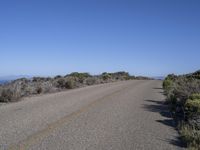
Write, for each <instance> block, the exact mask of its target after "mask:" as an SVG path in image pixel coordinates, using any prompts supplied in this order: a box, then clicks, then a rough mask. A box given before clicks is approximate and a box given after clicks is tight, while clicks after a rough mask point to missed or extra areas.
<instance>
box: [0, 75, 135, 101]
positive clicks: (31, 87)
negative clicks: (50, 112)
mask: <svg viewBox="0 0 200 150" xmlns="http://www.w3.org/2000/svg"><path fill="white" fill-rule="evenodd" d="M129 79H136V78H135V77H134V76H130V75H129V74H128V73H127V72H123V71H121V72H116V73H103V74H101V75H96V76H91V75H90V74H89V73H78V72H73V73H71V74H68V75H66V76H64V77H63V76H59V75H57V76H55V77H54V78H49V77H47V78H44V77H33V78H32V79H26V78H22V79H17V80H15V81H12V82H9V83H6V84H4V85H1V86H0V102H12V101H17V100H18V99H19V98H21V97H24V96H29V95H33V94H42V93H49V92H56V91H61V90H65V89H73V88H78V87H83V86H87V85H94V84H99V83H107V82H113V81H122V80H129Z"/></svg>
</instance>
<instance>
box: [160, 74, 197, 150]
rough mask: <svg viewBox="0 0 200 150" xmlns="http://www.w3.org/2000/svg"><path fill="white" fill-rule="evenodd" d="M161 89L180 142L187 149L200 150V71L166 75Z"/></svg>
mask: <svg viewBox="0 0 200 150" xmlns="http://www.w3.org/2000/svg"><path fill="white" fill-rule="evenodd" d="M163 88H164V91H165V95H166V96H167V103H168V104H169V106H170V110H171V112H172V114H173V117H174V118H175V120H176V121H177V123H178V130H179V133H180V135H181V137H182V140H183V141H184V142H185V143H186V145H187V147H188V148H189V149H193V150H200V70H199V71H196V72H195V73H191V74H186V75H180V76H176V75H173V74H171V75H168V76H167V77H166V78H165V80H164V82H163Z"/></svg>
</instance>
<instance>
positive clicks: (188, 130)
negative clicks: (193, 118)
mask: <svg viewBox="0 0 200 150" xmlns="http://www.w3.org/2000/svg"><path fill="white" fill-rule="evenodd" d="M179 132H180V135H181V138H182V139H183V141H184V142H185V143H186V144H187V147H188V148H189V149H191V150H199V149H200V130H197V129H195V128H193V127H190V126H189V125H186V124H182V125H181V128H180V130H179Z"/></svg>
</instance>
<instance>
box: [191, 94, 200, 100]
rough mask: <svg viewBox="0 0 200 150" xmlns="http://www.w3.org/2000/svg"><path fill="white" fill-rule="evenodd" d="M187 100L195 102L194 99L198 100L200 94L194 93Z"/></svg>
mask: <svg viewBox="0 0 200 150" xmlns="http://www.w3.org/2000/svg"><path fill="white" fill-rule="evenodd" d="M189 99H191V100H195V99H200V93H195V94H192V95H191V96H190V97H189Z"/></svg>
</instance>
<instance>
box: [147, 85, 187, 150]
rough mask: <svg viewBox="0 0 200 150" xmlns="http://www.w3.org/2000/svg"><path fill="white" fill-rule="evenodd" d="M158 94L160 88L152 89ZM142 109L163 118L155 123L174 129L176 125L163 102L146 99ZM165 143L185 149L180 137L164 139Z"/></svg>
mask: <svg viewBox="0 0 200 150" xmlns="http://www.w3.org/2000/svg"><path fill="white" fill-rule="evenodd" d="M153 89H154V90H156V91H157V92H158V93H161V94H162V92H161V88H153ZM143 108H144V109H145V110H146V111H149V112H156V113H159V114H160V115H161V116H163V117H164V118H163V119H162V120H156V122H158V123H161V124H164V125H166V126H170V127H173V128H175V129H176V124H175V121H174V119H173V118H172V117H171V114H170V111H169V108H168V105H167V104H165V100H153V99H146V100H145V104H144V105H143ZM165 141H167V142H169V143H170V144H173V145H176V146H179V147H182V148H183V147H185V144H183V142H181V140H180V137H175V139H173V140H172V139H165Z"/></svg>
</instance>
